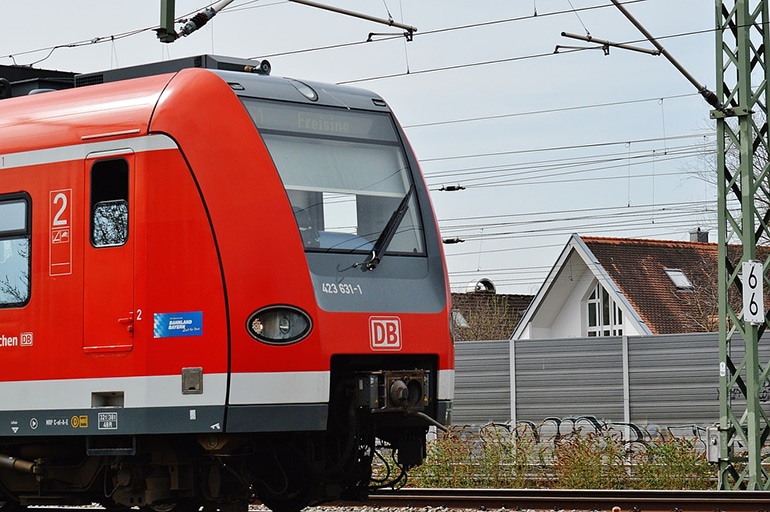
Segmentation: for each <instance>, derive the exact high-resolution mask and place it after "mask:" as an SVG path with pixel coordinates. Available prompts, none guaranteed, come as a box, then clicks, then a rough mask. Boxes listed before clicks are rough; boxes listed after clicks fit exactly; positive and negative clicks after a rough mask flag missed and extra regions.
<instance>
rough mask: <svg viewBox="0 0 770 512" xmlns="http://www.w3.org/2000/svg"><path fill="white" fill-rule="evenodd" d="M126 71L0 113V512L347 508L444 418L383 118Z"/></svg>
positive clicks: (306, 91)
mask: <svg viewBox="0 0 770 512" xmlns="http://www.w3.org/2000/svg"><path fill="white" fill-rule="evenodd" d="M208 59H209V61H212V62H215V63H216V62H223V60H222V59H219V60H217V59H213V58H211V57H208ZM238 64H239V65H240V64H242V63H240V62H238ZM168 66H170V67H171V68H173V67H174V63H173V62H172V63H170V64H168ZM168 66H167V67H168ZM233 66H234V65H232V64H231V65H229V69H233ZM161 67H162V66H161ZM178 67H180V68H182V67H184V66H178ZM220 67H221V66H220ZM236 67H237V66H236ZM154 70H155V71H157V70H158V68H157V67H156V68H154ZM129 74H134V75H137V77H136V78H130V79H120V80H115V81H112V80H111V79H110V77H109V76H105V77H102V78H103V80H100V81H104V82H106V83H104V84H100V85H92V86H84V87H76V88H73V89H70V90H63V91H58V92H50V93H46V94H37V95H34V96H29V97H23V98H10V99H4V100H2V101H0V353H1V354H2V358H3V371H2V374H0V507H1V508H2V510H3V512H5V511H6V509H8V510H11V509H14V508H17V507H20V506H26V505H33V504H83V503H91V502H97V503H101V504H103V505H104V506H105V507H107V508H109V509H114V508H125V507H134V506H139V507H147V508H150V509H153V510H156V511H167V510H170V509H171V508H175V509H179V510H182V509H187V508H189V509H195V510H197V509H198V508H200V507H201V506H204V507H207V508H210V509H214V508H216V509H223V510H224V509H233V510H236V509H243V508H244V507H245V506H246V505H247V504H248V503H249V502H251V501H253V500H255V499H259V500H261V501H263V502H264V503H265V504H267V505H268V506H270V507H271V508H273V509H274V510H279V511H287V512H292V511H294V510H298V509H299V508H302V507H304V506H305V505H307V504H310V503H317V502H322V501H326V500H330V499H337V498H341V497H342V498H361V497H363V496H365V495H366V493H367V492H368V491H369V490H370V489H371V487H372V486H373V485H375V484H372V483H371V482H370V476H371V471H372V460H373V458H374V457H375V454H376V452H377V451H378V450H380V449H381V446H383V445H384V446H387V447H388V449H390V450H392V451H393V453H394V454H395V461H396V462H395V463H394V464H395V465H396V466H397V467H398V469H394V471H393V475H394V477H393V478H392V479H391V480H390V481H388V482H386V484H393V483H394V481H395V480H398V479H399V478H401V477H402V473H403V471H405V470H406V469H408V468H409V467H411V466H414V465H417V464H419V463H421V462H422V459H423V457H424V451H425V433H426V431H427V429H428V427H429V426H431V425H437V426H440V425H441V424H444V423H446V422H448V421H449V414H450V411H451V399H452V393H453V389H452V387H453V348H452V342H451V337H450V334H449V311H450V304H449V299H448V289H447V280H446V271H445V268H444V263H443V256H442V251H441V247H440V241H439V236H438V230H437V227H436V222H435V219H434V218H433V213H432V209H431V206H430V203H429V200H428V196H427V190H426V188H425V184H424V182H423V180H422V178H421V176H420V174H419V171H418V168H417V163H416V161H415V159H414V157H413V155H412V154H411V152H410V150H409V148H408V145H406V144H405V142H404V138H403V133H402V132H401V130H400V129H399V128H398V125H397V124H396V122H395V120H394V118H393V116H392V114H391V113H390V111H389V109H388V107H387V105H386V104H385V102H384V101H382V100H381V99H380V98H379V97H377V96H376V95H373V94H372V93H369V92H366V91H360V90H356V89H349V88H342V87H336V86H330V85H321V84H309V83H302V82H298V81H295V80H287V79H277V78H271V77H266V76H258V75H254V74H249V73H243V72H235V71H221V70H208V69H194V68H193V69H170V70H169V72H167V73H162V74H157V75H151V76H141V75H143V74H145V73H143V71H142V69H140V68H137V69H133V70H131V72H130V73H129Z"/></svg>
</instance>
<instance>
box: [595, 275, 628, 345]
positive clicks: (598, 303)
mask: <svg viewBox="0 0 770 512" xmlns="http://www.w3.org/2000/svg"><path fill="white" fill-rule="evenodd" d="M586 312H587V315H588V318H587V322H586V325H587V333H586V334H587V335H588V336H589V337H595V336H622V335H623V312H622V311H621V310H620V308H619V307H618V305H617V304H615V301H614V300H612V299H611V298H610V294H609V293H607V290H605V289H604V287H602V285H601V284H599V283H596V286H595V287H594V289H593V290H592V291H591V295H589V297H588V299H587V300H586Z"/></svg>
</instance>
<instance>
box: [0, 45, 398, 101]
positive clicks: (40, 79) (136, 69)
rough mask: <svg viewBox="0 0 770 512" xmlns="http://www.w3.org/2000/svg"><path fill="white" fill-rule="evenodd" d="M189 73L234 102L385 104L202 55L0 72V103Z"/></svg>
mask: <svg viewBox="0 0 770 512" xmlns="http://www.w3.org/2000/svg"><path fill="white" fill-rule="evenodd" d="M189 68H201V69H209V70H212V71H213V72H215V73H216V74H218V75H220V76H222V77H223V79H225V80H226V81H227V82H228V83H230V84H231V87H232V88H233V89H234V90H235V93H236V94H237V95H239V96H251V97H264V98H273V99H283V100H287V101H305V100H307V101H310V102H313V103H319V104H322V105H331V106H342V107H348V108H361V109H372V108H374V109H380V108H382V107H385V101H384V100H383V99H382V98H381V97H379V96H377V95H376V94H374V93H372V92H370V91H365V90H362V89H358V88H354V87H346V86H340V85H334V84H327V83H320V82H314V81H312V82H311V81H305V80H296V79H292V78H282V77H278V78H273V77H270V76H269V75H270V71H271V66H270V63H269V62H268V61H266V60H255V59H241V58H237V57H224V56H220V55H208V54H207V55H196V56H192V57H182V58H179V59H173V60H167V61H161V62H151V63H148V64H141V65H137V66H129V67H125V68H117V69H110V70H106V71H98V72H92V73H72V72H62V71H52V70H45V69H35V68H29V67H24V66H0V99H3V98H8V97H17V96H24V95H29V94H36V93H40V92H49V91H53V90H61V89H68V88H72V87H75V88H80V87H85V86H89V85H97V84H104V83H112V82H121V81H124V80H130V79H133V78H141V77H147V76H152V75H162V74H168V73H177V72H179V71H181V70H183V69H189ZM248 77H254V78H248ZM256 77H259V78H256ZM298 91H299V92H300V93H301V94H302V95H303V96H304V98H297V94H296V93H297V92H298Z"/></svg>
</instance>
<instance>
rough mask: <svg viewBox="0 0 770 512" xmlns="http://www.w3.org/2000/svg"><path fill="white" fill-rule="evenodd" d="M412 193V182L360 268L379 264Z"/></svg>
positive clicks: (373, 266)
mask: <svg viewBox="0 0 770 512" xmlns="http://www.w3.org/2000/svg"><path fill="white" fill-rule="evenodd" d="M413 193H414V183H412V186H410V187H409V190H407V191H406V195H404V197H403V199H401V202H400V203H399V204H398V208H396V209H395V211H394V212H393V213H392V214H391V216H390V219H388V223H387V224H385V227H384V228H383V229H382V233H380V236H379V237H378V238H377V241H376V242H374V247H372V252H371V254H370V255H369V257H368V258H367V259H366V260H365V261H363V262H362V263H359V264H358V265H357V266H361V267H363V268H362V270H364V271H366V270H374V269H375V268H377V265H379V264H380V260H381V259H382V256H383V254H385V251H386V250H387V248H388V245H390V241H391V240H393V236H394V235H395V234H396V230H397V229H398V226H399V224H401V221H402V220H403V219H404V215H406V211H407V210H408V209H409V199H410V198H411V197H412V194H413Z"/></svg>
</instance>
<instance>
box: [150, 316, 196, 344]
mask: <svg viewBox="0 0 770 512" xmlns="http://www.w3.org/2000/svg"><path fill="white" fill-rule="evenodd" d="M153 323H154V326H153V335H154V337H155V338H171V337H176V336H202V335H203V311H189V312H185V313H155V315H154V320H153Z"/></svg>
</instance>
